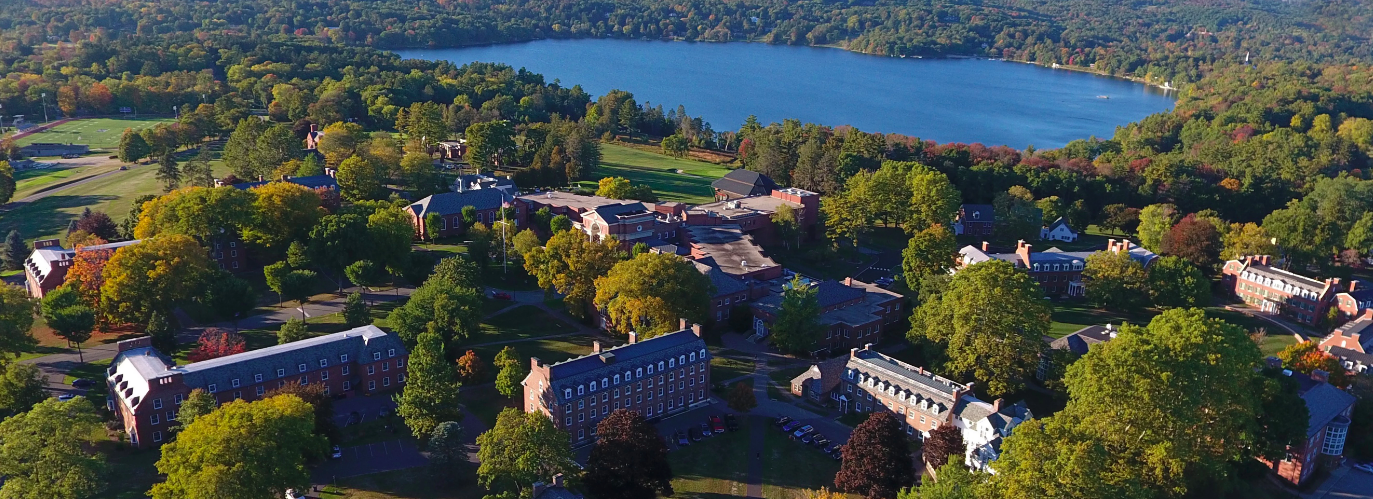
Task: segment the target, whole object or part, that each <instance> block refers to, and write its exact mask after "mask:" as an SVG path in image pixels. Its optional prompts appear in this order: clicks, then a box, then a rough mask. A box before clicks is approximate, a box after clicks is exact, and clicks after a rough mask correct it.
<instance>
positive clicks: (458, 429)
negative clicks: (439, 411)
mask: <svg viewBox="0 0 1373 499" xmlns="http://www.w3.org/2000/svg"><path fill="white" fill-rule="evenodd" d="M466 463H467V445H466V444H465V443H463V441H462V426H461V425H459V424H458V423H456V422H453V421H444V422H442V423H439V424H438V426H435V427H434V431H433V432H432V433H430V434H429V471H430V472H432V473H433V474H434V478H436V479H438V480H441V481H445V482H451V481H453V480H455V479H456V477H458V476H459V475H460V474H461V473H459V470H460V469H461V467H462V466H463V465H464V464H466Z"/></svg>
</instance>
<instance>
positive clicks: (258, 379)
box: [253, 373, 262, 383]
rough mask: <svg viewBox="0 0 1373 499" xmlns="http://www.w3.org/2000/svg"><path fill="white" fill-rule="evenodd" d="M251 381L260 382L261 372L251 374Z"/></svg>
mask: <svg viewBox="0 0 1373 499" xmlns="http://www.w3.org/2000/svg"><path fill="white" fill-rule="evenodd" d="M253 382H254V383H261V382H262V373H257V374H254V375H253Z"/></svg>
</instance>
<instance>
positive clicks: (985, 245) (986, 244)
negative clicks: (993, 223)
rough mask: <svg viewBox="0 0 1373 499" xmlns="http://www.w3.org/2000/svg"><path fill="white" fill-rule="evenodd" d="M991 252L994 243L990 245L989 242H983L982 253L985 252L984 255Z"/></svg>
mask: <svg viewBox="0 0 1373 499" xmlns="http://www.w3.org/2000/svg"><path fill="white" fill-rule="evenodd" d="M991 250H992V243H989V242H987V241H982V252H983V253H986V252H988V251H991Z"/></svg>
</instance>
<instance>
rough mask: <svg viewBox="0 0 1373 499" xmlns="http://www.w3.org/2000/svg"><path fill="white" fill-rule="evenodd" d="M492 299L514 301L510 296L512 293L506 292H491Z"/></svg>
mask: <svg viewBox="0 0 1373 499" xmlns="http://www.w3.org/2000/svg"><path fill="white" fill-rule="evenodd" d="M491 297H492V298H495V299H497V300H512V299H514V298H513V297H511V296H510V293H506V292H504V291H492V292H491Z"/></svg>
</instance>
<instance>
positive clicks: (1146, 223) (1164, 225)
mask: <svg viewBox="0 0 1373 499" xmlns="http://www.w3.org/2000/svg"><path fill="white" fill-rule="evenodd" d="M1177 220H1178V215H1177V208H1176V207H1174V206H1173V205H1171V204H1151V205H1149V206H1145V207H1144V209H1143V210H1140V212H1139V244H1140V246H1144V247H1145V249H1148V250H1149V251H1152V252H1155V253H1162V252H1163V236H1164V235H1166V234H1168V232H1169V231H1171V230H1172V229H1173V224H1174V223H1175V222H1177Z"/></svg>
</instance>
